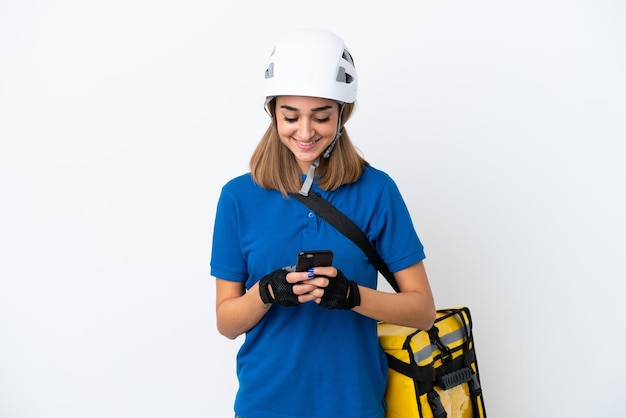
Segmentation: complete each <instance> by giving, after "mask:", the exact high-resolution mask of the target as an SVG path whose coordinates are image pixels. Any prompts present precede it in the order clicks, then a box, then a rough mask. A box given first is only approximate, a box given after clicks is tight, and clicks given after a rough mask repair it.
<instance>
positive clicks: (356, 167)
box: [250, 100, 369, 197]
mask: <svg viewBox="0 0 626 418" xmlns="http://www.w3.org/2000/svg"><path fill="white" fill-rule="evenodd" d="M343 106H344V108H343V113H342V117H341V126H342V127H343V126H344V124H345V123H346V122H347V121H348V119H350V115H351V114H352V111H353V110H354V106H355V103H345V104H344V105H343ZM267 107H268V110H269V113H270V115H272V122H271V123H270V125H269V126H268V128H267V130H266V131H265V134H264V135H263V137H262V138H261V141H260V142H259V145H257V147H256V149H255V150H254V152H253V153H252V157H251V158H250V173H251V175H252V179H253V180H254V182H255V183H256V184H258V185H259V186H261V187H263V188H265V189H272V190H278V191H280V192H281V193H282V195H283V196H285V197H286V196H287V195H288V194H289V193H297V192H298V191H299V190H300V188H301V187H302V172H301V170H300V167H299V166H298V163H297V161H296V158H295V157H294V155H293V154H292V152H291V151H290V150H289V149H288V148H287V147H286V146H285V145H284V144H283V143H282V142H281V140H280V137H279V136H278V130H277V129H276V113H275V100H273V101H271V102H270V103H269V104H268V106H267ZM367 165H369V163H368V162H367V161H366V160H365V159H364V158H363V157H362V156H361V155H360V154H359V152H358V151H357V149H356V148H355V147H354V145H353V144H352V141H351V140H350V137H349V136H348V132H347V131H346V129H345V127H344V128H343V131H342V133H341V135H340V136H339V138H338V139H337V143H336V144H335V148H334V149H333V151H332V152H331V153H330V158H323V157H322V158H320V164H319V167H318V168H317V169H316V170H315V177H316V184H318V186H319V187H320V188H321V189H323V190H336V189H337V188H339V186H341V185H344V184H349V183H354V182H355V181H357V180H358V179H359V177H360V176H361V174H363V171H364V170H365V166H367Z"/></svg>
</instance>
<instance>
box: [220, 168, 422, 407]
mask: <svg viewBox="0 0 626 418" xmlns="http://www.w3.org/2000/svg"><path fill="white" fill-rule="evenodd" d="M312 191H313V192H315V193H318V194H319V195H320V196H322V197H323V198H325V199H327V200H329V201H330V202H331V203H332V204H333V205H335V206H336V207H337V208H338V209H339V210H341V211H343V212H344V213H345V214H347V215H348V216H349V217H350V218H351V219H352V220H353V221H354V222H355V223H356V224H357V225H358V226H359V227H361V229H362V230H363V231H364V232H365V234H366V235H367V236H368V238H369V239H370V241H371V242H372V243H373V244H374V246H375V247H376V249H377V250H378V252H379V254H380V255H381V257H382V258H383V259H384V260H385V261H386V263H387V264H388V266H389V268H390V270H391V271H393V272H395V271H399V270H402V269H404V268H406V267H409V266H411V265H413V264H415V263H417V262H419V261H421V260H423V259H424V257H425V256H424V250H423V246H422V244H421V242H420V240H419V238H418V236H417V234H416V233H415V229H414V227H413V223H412V221H411V217H410V214H409V212H408V210H407V207H406V205H405V203H404V200H403V199H402V196H401V194H400V192H399V190H398V188H397V186H396V184H395V182H394V181H393V180H392V179H391V177H389V176H388V175H387V174H386V173H384V172H382V171H380V170H377V169H375V168H373V167H371V166H368V167H366V169H365V172H364V173H363V175H362V176H361V177H360V178H359V180H358V181H357V182H355V183H352V184H348V185H344V186H341V187H340V188H339V189H337V190H335V191H324V190H321V189H319V188H318V187H317V185H313V188H312ZM321 249H329V250H332V251H333V252H334V254H335V257H334V262H333V265H334V266H335V267H337V268H338V269H340V270H341V271H342V272H343V273H344V274H345V276H346V277H348V278H349V279H350V280H354V281H356V282H357V283H358V284H359V285H361V286H367V287H370V288H376V285H377V277H378V275H377V272H376V270H375V268H374V267H373V266H372V265H371V264H370V263H369V262H368V260H367V257H366V256H365V254H364V253H363V252H362V251H361V250H360V249H359V247H358V246H357V245H356V244H354V243H353V242H352V241H350V240H349V239H348V238H346V237H345V236H344V235H343V234H341V233H340V232H339V231H337V230H336V229H335V228H333V227H332V226H331V225H329V224H328V223H326V221H324V220H323V219H322V218H320V217H319V216H317V215H316V214H315V213H313V212H312V211H311V210H310V209H308V208H307V207H306V206H304V205H303V204H302V203H300V202H298V201H297V200H295V199H293V198H290V199H289V198H287V199H286V198H284V197H283V196H282V195H281V194H280V192H278V191H275V190H267V189H263V188H261V187H259V186H258V185H256V184H255V183H254V182H253V181H252V178H251V176H250V175H249V174H245V175H242V176H240V177H237V178H234V179H233V180H231V181H229V182H228V183H227V184H226V185H225V186H224V187H223V189H222V193H221V195H220V198H219V202H218V206H217V214H216V219H215V228H214V235H213V246H212V256H211V275H212V276H214V277H217V278H220V279H224V280H229V281H236V282H244V283H245V286H246V288H247V289H249V288H250V287H251V286H252V285H253V284H254V283H256V282H257V281H259V280H260V279H261V278H262V277H263V276H265V275H266V274H268V273H270V272H272V271H274V270H276V269H278V268H281V267H284V266H290V265H294V264H295V262H296V255H297V253H298V252H299V251H302V250H321ZM237 376H238V379H239V390H238V392H237V396H236V399H235V411H236V412H237V414H239V415H241V416H243V417H245V418H255V417H258V418H270V417H271V418H277V417H283V418H284V417H320V418H322V417H323V418H329V417H359V418H369V417H372V418H374V417H375V418H382V417H383V415H384V410H383V396H384V392H385V385H386V378H387V361H386V358H385V355H384V352H383V351H382V349H381V347H380V345H379V344H378V335H377V326H376V321H375V320H374V319H371V318H367V317H365V316H363V315H360V314H358V313H356V312H354V311H350V310H329V309H326V308H324V307H321V306H319V305H317V304H316V303H314V302H310V303H305V304H301V305H299V306H296V307H283V306H279V305H274V306H272V307H271V308H270V310H269V312H268V313H267V314H266V315H265V316H264V317H263V319H261V321H260V322H259V323H258V324H257V325H256V326H255V327H254V328H252V329H251V330H249V331H248V332H247V333H246V336H245V341H244V342H243V344H242V346H241V348H240V350H239V353H238V354H237Z"/></svg>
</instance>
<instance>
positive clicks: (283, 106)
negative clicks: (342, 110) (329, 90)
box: [280, 105, 333, 112]
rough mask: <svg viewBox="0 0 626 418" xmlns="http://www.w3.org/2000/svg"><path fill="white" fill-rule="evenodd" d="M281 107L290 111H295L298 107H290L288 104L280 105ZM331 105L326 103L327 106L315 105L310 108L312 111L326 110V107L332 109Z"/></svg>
mask: <svg viewBox="0 0 626 418" xmlns="http://www.w3.org/2000/svg"><path fill="white" fill-rule="evenodd" d="M280 108H281V109H285V110H289V111H292V112H297V111H298V110H299V109H297V108H295V107H291V106H289V105H282V106H281V107H280ZM332 108H333V107H332V106H331V105H327V106H320V107H316V108H314V109H311V111H312V112H321V111H323V110H328V109H332Z"/></svg>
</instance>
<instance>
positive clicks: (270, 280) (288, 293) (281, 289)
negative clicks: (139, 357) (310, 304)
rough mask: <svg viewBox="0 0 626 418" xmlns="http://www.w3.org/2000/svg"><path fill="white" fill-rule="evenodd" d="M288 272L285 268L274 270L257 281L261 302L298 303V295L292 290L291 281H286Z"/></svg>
mask: <svg viewBox="0 0 626 418" xmlns="http://www.w3.org/2000/svg"><path fill="white" fill-rule="evenodd" d="M287 274H289V272H288V271H287V270H285V269H278V270H274V271H273V272H271V273H270V274H268V275H267V276H265V277H263V278H262V279H261V280H260V281H259V296H261V300H262V301H263V303H266V304H268V303H273V304H277V305H282V306H296V305H298V304H300V302H299V301H298V296H297V295H296V294H295V293H294V292H293V283H289V282H288V281H287Z"/></svg>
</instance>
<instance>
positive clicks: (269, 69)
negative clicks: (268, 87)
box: [265, 62, 274, 78]
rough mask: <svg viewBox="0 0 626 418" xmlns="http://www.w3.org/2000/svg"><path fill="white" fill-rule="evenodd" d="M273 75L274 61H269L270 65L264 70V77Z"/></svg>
mask: <svg viewBox="0 0 626 418" xmlns="http://www.w3.org/2000/svg"><path fill="white" fill-rule="evenodd" d="M273 77H274V63H273V62H270V65H269V66H268V67H267V70H265V78H273Z"/></svg>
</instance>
